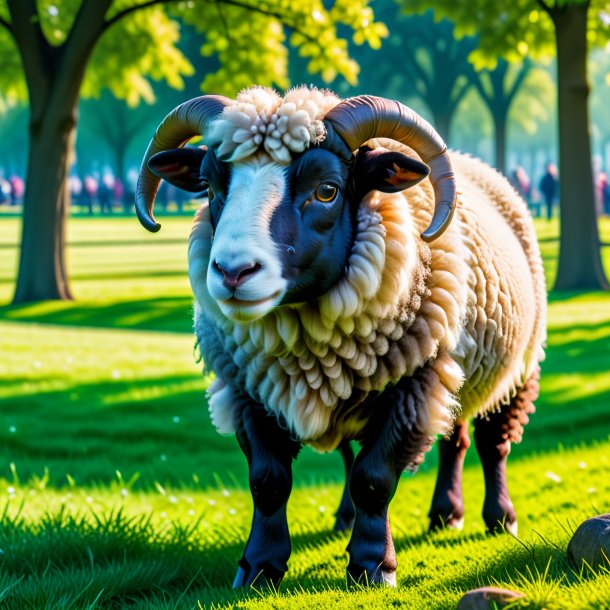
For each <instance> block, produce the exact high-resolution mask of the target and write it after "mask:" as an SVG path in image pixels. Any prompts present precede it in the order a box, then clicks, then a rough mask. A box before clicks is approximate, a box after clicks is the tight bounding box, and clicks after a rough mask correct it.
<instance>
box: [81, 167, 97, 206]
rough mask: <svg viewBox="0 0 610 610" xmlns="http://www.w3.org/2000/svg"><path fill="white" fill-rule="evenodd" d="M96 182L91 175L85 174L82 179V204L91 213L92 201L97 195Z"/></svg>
mask: <svg viewBox="0 0 610 610" xmlns="http://www.w3.org/2000/svg"><path fill="white" fill-rule="evenodd" d="M97 189H98V183H97V180H96V179H95V178H94V177H93V176H85V179H84V180H83V192H82V204H83V205H84V206H85V207H86V208H87V209H88V210H89V214H93V201H94V200H95V198H96V197H97Z"/></svg>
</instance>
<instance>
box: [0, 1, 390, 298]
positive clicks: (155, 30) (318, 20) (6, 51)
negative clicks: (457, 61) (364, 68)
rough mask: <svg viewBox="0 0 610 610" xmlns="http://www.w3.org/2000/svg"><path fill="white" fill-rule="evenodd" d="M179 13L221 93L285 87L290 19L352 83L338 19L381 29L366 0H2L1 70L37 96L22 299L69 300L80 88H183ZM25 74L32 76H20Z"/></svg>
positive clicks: (320, 67) (318, 57)
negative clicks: (69, 219) (213, 66)
mask: <svg viewBox="0 0 610 610" xmlns="http://www.w3.org/2000/svg"><path fill="white" fill-rule="evenodd" d="M172 16H173V17H180V18H181V19H182V20H183V21H184V22H187V23H190V24H192V25H194V26H195V27H196V28H197V29H198V30H199V31H202V32H203V33H204V34H205V37H206V44H205V45H204V47H203V49H202V52H203V53H204V54H207V55H215V56H216V57H217V59H218V62H219V68H218V69H217V70H216V71H215V72H214V73H210V74H207V75H206V76H205V79H204V81H203V86H204V88H205V89H206V90H209V91H214V92H215V93H228V94H234V93H235V90H236V89H239V88H241V87H243V86H245V85H248V84H251V83H252V82H259V83H261V84H268V85H276V86H279V87H285V86H286V85H287V84H288V82H287V78H286V73H287V69H286V56H287V50H286V33H285V27H287V28H289V29H290V30H291V31H292V35H291V38H290V43H291V44H293V45H297V46H299V47H300V52H301V53H302V54H303V55H304V56H306V57H308V58H309V67H310V69H311V70H313V71H320V72H322V73H323V76H324V77H325V78H326V79H328V80H330V79H332V78H334V76H335V75H336V74H337V73H342V74H343V75H344V76H345V77H346V78H348V79H350V80H352V81H354V80H355V78H356V74H357V65H356V64H355V62H354V61H353V60H351V59H350V58H349V56H348V54H347V51H346V46H347V43H346V41H345V40H344V39H342V38H340V37H339V36H338V34H337V29H338V27H339V26H341V27H345V26H346V27H347V28H349V29H351V30H352V31H353V32H354V36H355V37H356V38H357V41H358V42H368V43H369V44H371V45H373V46H379V44H380V37H382V36H384V35H385V33H386V32H385V28H384V26H383V25H381V24H379V23H376V22H375V21H374V20H373V13H372V10H371V9H370V7H369V6H368V0H355V1H354V0H337V1H336V2H335V3H334V5H333V7H332V8H331V9H328V10H327V9H325V8H324V7H323V5H322V4H321V3H320V2H319V1H318V0H302V1H299V2H296V1H293V2H288V1H286V0H267V1H266V2H265V3H261V2H258V1H257V0H192V1H191V2H176V1H172V0H38V1H37V0H0V58H2V59H6V66H7V67H8V68H7V69H6V70H5V68H4V65H5V64H3V69H2V71H1V72H0V79H1V80H2V81H6V83H5V84H7V85H9V86H10V88H11V91H14V92H16V93H21V94H22V95H23V93H24V92H25V91H26V90H27V97H28V98H29V105H30V121H29V152H28V163H27V177H26V194H25V201H24V212H23V227H22V239H21V252H20V260H19V271H18V277H17V286H16V290H15V296H14V302H15V303H21V302H28V301H38V300H44V299H69V298H71V297H72V295H71V291H70V287H69V281H68V275H67V270H66V263H65V227H66V222H65V221H66V215H67V210H68V201H69V198H68V192H67V186H66V185H67V182H66V177H67V172H68V169H69V166H70V164H71V157H72V150H73V145H74V136H75V130H76V124H77V107H78V100H79V96H80V95H81V93H82V94H83V95H85V96H87V95H92V94H95V93H97V92H99V91H100V90H101V89H102V88H103V87H107V88H108V89H110V90H111V91H112V92H113V93H114V94H115V95H116V96H117V97H121V98H124V99H126V100H127V101H128V102H134V101H137V100H139V99H141V98H143V97H144V98H145V97H146V96H150V95H152V89H151V86H150V83H149V82H148V80H147V78H146V77H152V78H155V79H163V80H165V81H167V82H168V83H169V84H170V85H172V86H174V87H181V86H182V78H183V76H185V75H187V74H189V73H191V72H192V67H191V64H190V63H189V61H188V60H187V59H186V57H185V56H184V55H183V54H182V53H181V52H180V51H179V50H178V48H177V47H176V42H177V41H178V39H179V36H180V32H179V23H178V22H177V21H176V20H174V19H172V18H171V17H172ZM11 51H12V53H11ZM17 56H18V57H19V59H20V62H19V61H18V60H17ZM18 71H21V72H22V73H23V75H24V76H25V79H24V80H25V83H24V82H23V80H22V79H18V78H15V77H16V76H17V75H18ZM11 76H12V77H13V78H14V79H15V80H14V81H11V80H9V78H10V77H11ZM15 83H17V84H15Z"/></svg>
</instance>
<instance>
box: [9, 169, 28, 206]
mask: <svg viewBox="0 0 610 610" xmlns="http://www.w3.org/2000/svg"><path fill="white" fill-rule="evenodd" d="M8 181H9V184H10V187H11V193H10V203H11V205H18V204H20V203H23V194H24V193H25V183H24V182H23V178H21V177H20V176H17V175H13V176H11V177H10V178H9V179H8Z"/></svg>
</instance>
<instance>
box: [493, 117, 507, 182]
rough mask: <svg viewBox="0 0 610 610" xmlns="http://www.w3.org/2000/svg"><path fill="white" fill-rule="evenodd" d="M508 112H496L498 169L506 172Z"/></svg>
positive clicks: (495, 134)
mask: <svg viewBox="0 0 610 610" xmlns="http://www.w3.org/2000/svg"><path fill="white" fill-rule="evenodd" d="M506 114H507V113H506V112H504V111H502V112H498V111H497V110H496V112H494V114H493V119H494V132H495V133H494V136H495V137H494V146H495V153H496V154H495V159H496V169H498V170H500V171H501V172H502V173H503V174H506Z"/></svg>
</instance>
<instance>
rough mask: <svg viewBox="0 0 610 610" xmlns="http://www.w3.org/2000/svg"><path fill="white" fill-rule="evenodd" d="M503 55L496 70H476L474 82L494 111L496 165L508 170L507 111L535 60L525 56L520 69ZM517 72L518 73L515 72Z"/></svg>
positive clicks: (503, 170) (500, 168)
mask: <svg viewBox="0 0 610 610" xmlns="http://www.w3.org/2000/svg"><path fill="white" fill-rule="evenodd" d="M510 68H511V65H510V64H509V63H508V62H507V61H506V60H504V59H500V60H499V61H498V63H497V64H496V67H495V68H494V69H493V70H481V71H480V72H475V73H474V79H473V80H474V85H475V87H476V88H477V91H478V92H479V95H480V96H481V99H482V100H483V101H484V102H485V105H486V106H487V108H488V109H489V112H490V113H491V117H492V119H493V124H494V135H495V138H494V141H495V165H496V168H497V169H499V170H500V171H501V172H503V173H506V130H507V125H508V113H509V112H510V109H511V106H512V103H513V101H514V99H515V96H516V95H517V93H518V92H519V90H520V89H521V86H522V85H523V83H524V81H525V79H526V77H527V75H528V74H529V72H530V70H531V69H532V62H531V61H530V60H528V59H526V60H525V61H524V62H523V63H522V64H521V65H520V66H519V68H518V69H517V70H515V71H513V70H511V69H510ZM513 72H515V74H512V73H513Z"/></svg>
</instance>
